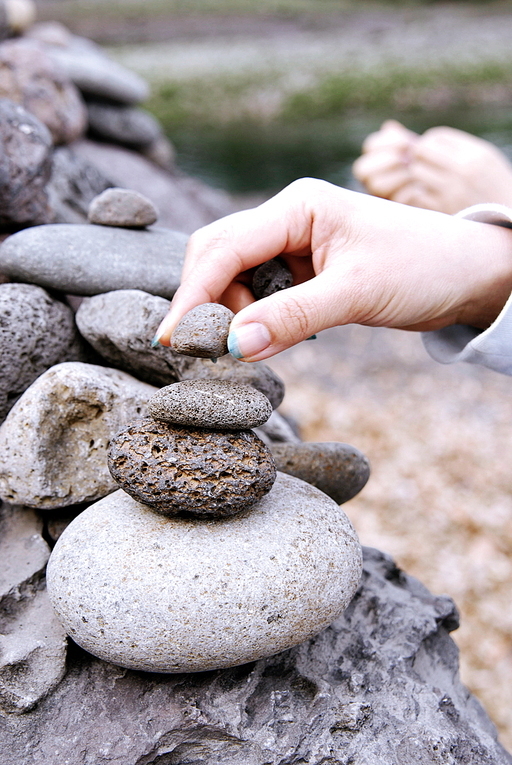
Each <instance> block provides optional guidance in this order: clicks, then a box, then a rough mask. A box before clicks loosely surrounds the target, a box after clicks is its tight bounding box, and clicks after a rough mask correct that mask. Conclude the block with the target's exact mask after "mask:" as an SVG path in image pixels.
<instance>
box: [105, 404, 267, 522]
mask: <svg viewBox="0 0 512 765" xmlns="http://www.w3.org/2000/svg"><path fill="white" fill-rule="evenodd" d="M108 467H109V470H110V472H111V474H112V477H113V478H114V480H115V481H117V483H118V484H119V486H120V487H121V488H122V489H124V491H125V492H126V493H127V494H129V495H130V496H131V497H133V498H134V499H136V500H138V501H139V502H143V503H144V504H145V505H148V506H149V507H151V508H153V510H156V511H157V512H159V513H162V514H163V515H177V514H181V513H185V514H190V515H195V516H197V517H201V518H224V517H228V516H231V515H235V514H236V513H238V512H240V511H241V510H246V509H248V508H249V507H251V506H252V505H254V504H255V503H256V502H257V501H258V500H259V499H261V497H263V496H264V495H265V494H267V492H269V491H270V489H271V488H272V485H273V483H274V481H275V479H276V469H275V465H274V460H273V457H272V454H271V453H270V450H269V449H268V447H266V446H265V444H264V443H263V441H261V440H260V439H259V438H258V436H257V435H256V434H255V433H253V432H252V430H230V431H221V430H202V429H201V430H200V429H192V428H183V427H178V426H172V425H169V424H167V423H165V422H157V421H156V420H152V419H150V418H146V419H140V420H135V421H134V422H132V423H131V424H130V425H128V426H127V427H125V428H123V430H121V431H120V432H119V433H118V434H117V436H116V437H115V438H114V439H112V441H111V444H110V452H109V456H108Z"/></svg>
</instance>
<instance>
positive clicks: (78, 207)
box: [46, 146, 114, 223]
mask: <svg viewBox="0 0 512 765" xmlns="http://www.w3.org/2000/svg"><path fill="white" fill-rule="evenodd" d="M111 186H114V183H113V182H112V181H110V180H109V179H108V178H106V177H105V176H104V175H103V173H102V172H101V171H100V170H99V169H98V168H97V167H96V165H93V164H92V163H91V162H88V161H87V160H86V159H83V158H82V157H79V156H78V154H76V152H74V151H73V150H72V149H70V148H68V147H67V146H61V147H59V148H58V149H56V150H55V151H54V153H53V158H52V171H51V177H50V181H49V183H48V185H47V186H46V191H47V193H48V199H49V203H50V207H51V209H52V223H86V222H87V213H88V210H89V205H90V203H91V202H92V200H93V199H94V197H96V196H98V194H101V192H102V191H105V189H108V188H110V187H111Z"/></svg>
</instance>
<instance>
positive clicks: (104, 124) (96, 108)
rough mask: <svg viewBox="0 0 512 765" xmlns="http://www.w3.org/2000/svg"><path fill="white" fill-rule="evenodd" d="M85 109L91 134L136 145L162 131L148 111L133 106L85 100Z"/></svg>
mask: <svg viewBox="0 0 512 765" xmlns="http://www.w3.org/2000/svg"><path fill="white" fill-rule="evenodd" d="M87 113H88V115H89V130H90V131H91V133H92V135H93V136H96V137H98V138H100V139H102V140H104V141H111V142H112V143H120V144H121V145H122V146H128V147H129V148H134V149H139V148H142V147H144V146H148V145H149V144H151V143H152V142H153V141H156V139H157V138H158V137H159V136H160V135H161V134H162V128H161V127H160V125H159V123H158V122H157V120H156V119H155V118H154V117H152V116H151V114H149V112H145V111H143V109H135V108H134V107H133V106H117V105H115V104H107V103H102V102H95V101H89V103H88V104H87Z"/></svg>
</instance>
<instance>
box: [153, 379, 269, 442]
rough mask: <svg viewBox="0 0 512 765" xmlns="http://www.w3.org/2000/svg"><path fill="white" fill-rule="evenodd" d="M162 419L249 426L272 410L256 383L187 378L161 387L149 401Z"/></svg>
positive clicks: (217, 427)
mask: <svg viewBox="0 0 512 765" xmlns="http://www.w3.org/2000/svg"><path fill="white" fill-rule="evenodd" d="M148 411H149V414H150V415H151V417H153V418H154V419H155V420H162V422H170V423H175V424H177V425H187V426H190V427H199V428H213V429H214V430H247V429H249V428H256V427H258V425H263V423H264V422H266V421H267V420H268V418H269V417H270V415H271V414H272V405H271V403H270V401H269V400H268V398H267V397H266V396H264V395H263V393H260V392H259V390H256V389H255V388H253V387H252V385H239V384H238V383H234V382H230V381H229V380H183V381H182V382H177V383H174V385H167V386H166V387H165V388H161V389H160V390H159V391H158V392H157V393H155V395H154V396H152V397H151V399H150V400H149V402H148Z"/></svg>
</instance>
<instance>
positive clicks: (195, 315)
mask: <svg viewBox="0 0 512 765" xmlns="http://www.w3.org/2000/svg"><path fill="white" fill-rule="evenodd" d="M234 315H235V314H234V313H233V311H230V310H229V308H226V307H225V306H223V305H219V304H218V303H203V304H202V305H198V306H196V307H195V308H192V310H191V311H189V312H188V313H186V314H185V316H184V317H183V318H182V320H181V321H180V323H179V324H178V326H177V327H176V329H175V330H174V332H173V333H172V337H171V348H172V349H173V350H174V351H176V353H182V354H184V355H185V356H197V357H199V358H202V359H218V358H219V356H225V355H226V353H228V334H229V325H230V324H231V322H232V320H233V318H234Z"/></svg>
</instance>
